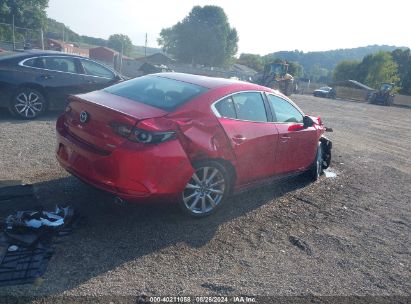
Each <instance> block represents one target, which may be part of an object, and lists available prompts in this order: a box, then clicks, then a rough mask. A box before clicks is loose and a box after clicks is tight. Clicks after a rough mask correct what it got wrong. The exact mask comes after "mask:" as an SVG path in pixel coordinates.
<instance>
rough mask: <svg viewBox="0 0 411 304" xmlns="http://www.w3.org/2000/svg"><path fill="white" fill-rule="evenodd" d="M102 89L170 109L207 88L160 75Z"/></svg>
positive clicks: (135, 79)
mask: <svg viewBox="0 0 411 304" xmlns="http://www.w3.org/2000/svg"><path fill="white" fill-rule="evenodd" d="M103 91H105V92H107V93H111V94H114V95H117V96H121V97H125V98H128V99H131V100H134V101H137V102H141V103H144V104H147V105H150V106H153V107H156V108H160V109H163V110H166V111H171V110H173V109H175V108H177V107H178V106H180V105H182V104H184V103H186V102H188V101H189V100H191V99H193V98H194V97H196V96H198V95H200V94H202V93H204V92H206V91H207V88H204V87H201V86H198V85H195V84H191V83H187V82H183V81H178V80H175V79H169V78H165V77H160V76H143V77H138V78H134V79H131V80H128V81H124V82H121V83H119V84H116V85H113V86H111V87H108V88H106V89H104V90H103Z"/></svg>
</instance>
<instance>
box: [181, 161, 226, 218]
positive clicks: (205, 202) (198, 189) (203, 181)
mask: <svg viewBox="0 0 411 304" xmlns="http://www.w3.org/2000/svg"><path fill="white" fill-rule="evenodd" d="M193 167H194V169H195V172H194V173H193V175H192V177H191V178H190V180H189V181H188V182H187V185H186V187H185V188H184V190H183V192H182V194H181V196H182V197H181V200H180V202H179V205H180V207H181V209H182V210H183V211H184V212H185V213H187V214H189V215H191V216H193V217H197V218H200V217H205V216H208V215H210V214H212V213H214V212H215V211H216V210H217V209H218V208H219V207H220V206H221V205H222V204H223V203H224V201H225V200H226V199H227V197H228V196H229V193H230V190H231V182H232V181H231V178H230V175H229V174H228V171H227V169H226V168H225V167H224V166H223V165H222V164H220V163H219V162H217V161H214V160H205V161H200V162H197V163H195V164H194V166H193Z"/></svg>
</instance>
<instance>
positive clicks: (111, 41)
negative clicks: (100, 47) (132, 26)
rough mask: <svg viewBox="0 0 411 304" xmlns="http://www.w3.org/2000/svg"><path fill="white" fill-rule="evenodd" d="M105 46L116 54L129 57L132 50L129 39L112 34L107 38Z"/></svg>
mask: <svg viewBox="0 0 411 304" xmlns="http://www.w3.org/2000/svg"><path fill="white" fill-rule="evenodd" d="M107 46H108V47H109V48H112V49H113V50H116V51H118V52H123V54H124V55H126V56H129V55H130V52H131V50H132V48H133V44H132V43H131V39H130V38H129V37H128V36H127V35H123V34H114V35H111V36H110V37H109V38H108V42H107Z"/></svg>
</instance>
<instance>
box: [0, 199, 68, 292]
mask: <svg viewBox="0 0 411 304" xmlns="http://www.w3.org/2000/svg"><path fill="white" fill-rule="evenodd" d="M73 222H74V211H73V209H72V208H71V207H56V208H55V210H54V211H45V210H38V211H17V212H16V213H15V214H12V215H9V216H8V217H7V218H6V220H5V222H4V231H3V233H2V234H0V286H4V285H17V284H26V283H33V282H35V281H36V279H37V278H39V277H41V276H42V275H43V274H44V272H45V271H46V268H47V264H48V261H49V260H50V258H51V256H52V255H53V248H52V244H53V238H54V237H55V236H63V235H67V234H69V233H70V232H71V229H72V225H73Z"/></svg>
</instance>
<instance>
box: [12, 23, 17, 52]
mask: <svg viewBox="0 0 411 304" xmlns="http://www.w3.org/2000/svg"><path fill="white" fill-rule="evenodd" d="M12 31H13V51H15V50H16V37H15V35H14V15H13V29H12Z"/></svg>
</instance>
